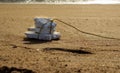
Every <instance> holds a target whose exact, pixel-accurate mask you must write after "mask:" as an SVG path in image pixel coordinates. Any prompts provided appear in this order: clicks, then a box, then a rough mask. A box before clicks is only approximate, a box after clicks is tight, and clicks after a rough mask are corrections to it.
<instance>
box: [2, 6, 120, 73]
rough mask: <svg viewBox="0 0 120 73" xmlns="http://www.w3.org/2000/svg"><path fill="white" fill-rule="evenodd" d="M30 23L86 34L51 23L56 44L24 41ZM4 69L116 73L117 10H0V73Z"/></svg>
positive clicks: (119, 48) (119, 56)
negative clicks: (38, 20) (45, 21)
mask: <svg viewBox="0 0 120 73" xmlns="http://www.w3.org/2000/svg"><path fill="white" fill-rule="evenodd" d="M34 17H49V18H57V19H60V20H62V21H64V22H66V23H68V24H70V25H73V26H75V27H77V28H78V29H80V30H81V31H84V32H87V33H82V32H79V31H77V30H75V29H74V28H71V27H69V26H67V25H65V24H63V23H61V22H59V21H55V22H56V23H57V28H56V30H57V31H59V32H60V33H61V39H60V40H53V41H49V42H47V41H38V40H33V39H26V38H25V37H26V36H25V34H24V32H26V31H27V28H28V27H31V26H34ZM88 33H92V34H94V35H91V34H88ZM96 35H99V36H96ZM4 66H6V67H9V68H11V67H14V68H17V69H20V70H21V71H22V69H26V70H32V71H34V72H36V73H120V5H54V4H53V5H52V4H51V5H47V4H46V5H45V4H0V71H5V69H3V68H4ZM17 69H14V70H16V71H17ZM6 71H8V70H7V69H6ZM18 72H19V73H20V71H18ZM0 73H1V72H0ZM16 73H17V72H16ZM21 73H22V72H21ZM28 73H30V72H28Z"/></svg>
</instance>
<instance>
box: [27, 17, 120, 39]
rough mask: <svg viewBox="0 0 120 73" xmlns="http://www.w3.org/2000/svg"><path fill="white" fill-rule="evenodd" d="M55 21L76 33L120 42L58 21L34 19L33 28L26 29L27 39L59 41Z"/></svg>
mask: <svg viewBox="0 0 120 73" xmlns="http://www.w3.org/2000/svg"><path fill="white" fill-rule="evenodd" d="M55 20H57V21H59V22H62V23H64V24H66V25H68V26H70V27H72V28H74V29H76V30H77V31H79V32H81V33H84V34H87V35H92V36H97V37H101V38H105V39H116V40H120V39H119V38H114V37H107V36H102V35H98V34H94V33H89V32H85V31H82V30H80V29H78V28H76V27H74V26H72V25H70V24H68V23H66V22H64V21H62V20H60V19H50V18H35V19H34V21H35V27H30V28H28V31H27V32H25V34H26V36H27V38H34V39H39V40H55V39H60V37H61V35H60V32H56V31H55V27H56V23H55V22H54V21H55Z"/></svg>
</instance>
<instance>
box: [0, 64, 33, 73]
mask: <svg viewBox="0 0 120 73" xmlns="http://www.w3.org/2000/svg"><path fill="white" fill-rule="evenodd" d="M0 73H35V72H34V71H32V70H28V69H19V68H16V67H11V68H9V67H7V66H3V67H0Z"/></svg>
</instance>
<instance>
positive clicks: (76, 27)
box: [51, 19, 120, 40]
mask: <svg viewBox="0 0 120 73" xmlns="http://www.w3.org/2000/svg"><path fill="white" fill-rule="evenodd" d="M55 20H57V21H59V22H62V23H64V24H66V25H68V26H69V27H72V28H74V29H76V30H77V31H79V32H81V33H84V34H88V35H92V36H97V37H101V38H105V39H115V40H120V38H114V37H107V36H102V35H98V34H94V33H89V32H86V31H82V30H80V29H78V28H77V27H75V26H72V25H70V24H69V23H66V22H64V21H62V20H60V19H53V20H51V21H55Z"/></svg>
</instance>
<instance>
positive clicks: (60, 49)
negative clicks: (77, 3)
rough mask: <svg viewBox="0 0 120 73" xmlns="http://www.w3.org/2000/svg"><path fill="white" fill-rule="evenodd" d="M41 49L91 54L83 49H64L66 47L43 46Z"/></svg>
mask: <svg viewBox="0 0 120 73" xmlns="http://www.w3.org/2000/svg"><path fill="white" fill-rule="evenodd" d="M43 51H63V52H70V53H76V54H93V53H91V52H89V51H85V50H77V49H66V48H44V49H43Z"/></svg>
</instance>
